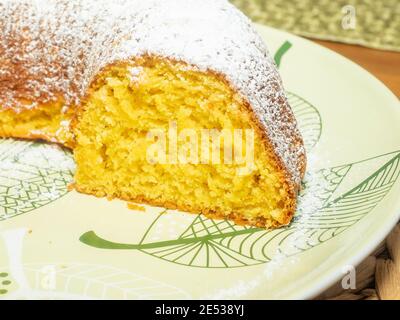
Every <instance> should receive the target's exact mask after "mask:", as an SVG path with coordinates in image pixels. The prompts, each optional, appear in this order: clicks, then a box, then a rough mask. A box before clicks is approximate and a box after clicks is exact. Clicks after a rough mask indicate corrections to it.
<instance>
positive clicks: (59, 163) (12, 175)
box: [0, 139, 74, 221]
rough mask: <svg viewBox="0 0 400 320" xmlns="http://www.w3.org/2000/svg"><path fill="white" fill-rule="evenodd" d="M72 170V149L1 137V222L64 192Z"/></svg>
mask: <svg viewBox="0 0 400 320" xmlns="http://www.w3.org/2000/svg"><path fill="white" fill-rule="evenodd" d="M73 171H74V162H73V160H72V156H71V154H70V152H69V151H67V150H64V149H62V148H61V147H59V146H56V145H50V144H46V143H40V142H28V141H20V140H11V139H3V140H0V221H2V220H6V219H9V218H12V217H15V216H18V215H20V214H23V213H26V212H29V211H32V210H35V209H38V208H40V207H42V206H44V205H47V204H49V203H51V202H53V201H55V200H57V199H59V198H60V197H62V196H63V195H65V194H66V193H67V192H68V190H67V185H68V184H69V183H70V182H72V176H73Z"/></svg>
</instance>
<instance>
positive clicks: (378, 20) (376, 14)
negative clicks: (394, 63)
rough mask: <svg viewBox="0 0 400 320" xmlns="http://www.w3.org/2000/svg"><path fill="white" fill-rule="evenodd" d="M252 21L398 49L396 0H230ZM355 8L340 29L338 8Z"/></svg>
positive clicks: (399, 16) (399, 4) (399, 34)
mask: <svg viewBox="0 0 400 320" xmlns="http://www.w3.org/2000/svg"><path fill="white" fill-rule="evenodd" d="M230 1H231V2H232V3H233V4H234V5H236V6H237V7H238V8H239V9H241V10H242V11H243V12H244V13H245V14H246V15H248V16H249V17H250V18H251V19H252V20H253V21H255V22H258V23H262V24H265V25H268V26H271V27H275V28H278V29H283V30H287V31H289V32H292V33H296V34H299V35H303V36H307V37H311V38H317V39H325V40H334V41H340V42H345V43H353V44H360V45H364V46H368V47H372V48H377V49H385V50H393V51H400V0H230ZM346 5H351V6H353V7H354V9H355V16H356V24H355V29H344V28H343V27H342V20H343V18H344V17H345V16H346V13H344V12H343V11H342V8H343V7H344V6H346Z"/></svg>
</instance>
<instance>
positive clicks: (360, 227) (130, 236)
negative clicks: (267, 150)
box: [0, 26, 400, 299]
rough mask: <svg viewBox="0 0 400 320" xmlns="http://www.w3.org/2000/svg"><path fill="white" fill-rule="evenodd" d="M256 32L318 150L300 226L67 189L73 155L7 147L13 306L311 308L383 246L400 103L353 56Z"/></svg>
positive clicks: (398, 200) (2, 168)
mask: <svg viewBox="0 0 400 320" xmlns="http://www.w3.org/2000/svg"><path fill="white" fill-rule="evenodd" d="M257 28H258V30H259V31H260V32H261V34H262V36H263V37H264V38H265V41H266V42H267V43H268V44H269V48H270V51H271V53H272V54H273V55H275V59H276V61H277V63H278V64H279V68H280V72H281V74H282V77H283V80H284V82H285V86H286V88H287V91H288V97H289V100H290V102H291V105H292V107H293V109H294V112H295V114H296V117H297V119H298V122H299V125H300V128H301V131H302V133H303V135H304V138H305V143H306V145H307V149H308V158H309V164H308V172H307V175H306V178H305V180H304V182H303V187H304V188H303V192H302V193H301V195H300V200H299V208H298V212H297V214H296V217H295V219H294V221H293V222H292V223H291V225H289V226H288V227H286V228H282V229H278V230H272V231H265V230H261V229H257V228H246V227H239V226H235V225H233V224H231V223H230V222H226V221H213V220H210V219H206V218H204V217H202V216H198V215H190V214H184V213H181V212H176V211H166V210H164V209H162V208H153V207H145V209H146V211H145V212H143V211H140V210H138V211H135V210H131V209H128V208H127V205H126V203H124V202H122V201H111V202H109V201H107V200H105V199H97V198H94V197H91V196H86V195H81V194H78V193H76V192H68V189H67V185H68V184H69V183H70V182H71V181H72V176H73V171H74V163H73V161H72V157H71V154H70V153H69V152H68V151H66V150H62V149H61V148H59V147H57V146H54V145H48V144H44V143H39V142H24V141H16V140H1V142H0V297H1V298H41V299H46V298H84V299H103V298H111V299H120V298H122V299H123V298H126V299H189V298H195V299H206V298H209V299H232V298H233V299H247V298H256V299H266V298H274V299H283V298H285V299H289V298H312V297H313V296H315V295H317V294H318V293H320V292H321V291H323V290H324V289H326V288H327V287H328V286H329V285H330V284H332V283H333V282H334V281H336V280H338V279H339V278H340V277H341V275H342V272H343V270H346V268H348V266H349V265H350V266H351V265H355V264H357V263H358V262H360V261H361V259H363V258H364V257H365V256H367V255H368V254H369V253H370V252H371V251H372V250H373V249H374V247H375V246H377V245H378V243H379V242H380V241H381V240H382V239H384V237H385V236H386V235H387V233H388V232H389V231H390V229H391V228H392V227H393V226H394V224H395V223H396V222H397V221H398V219H399V214H400V197H399V195H400V181H399V180H400V179H399V175H400V130H399V128H400V105H399V101H398V99H397V98H396V97H395V96H394V95H393V94H392V93H391V92H390V91H389V90H388V89H387V88H386V87H385V86H384V85H382V83H380V82H379V81H378V80H376V79H375V78H374V77H372V76H371V75H370V74H368V73H367V72H366V71H364V70H363V69H361V68H360V67H358V66H357V65H355V64H354V63H352V62H350V61H348V60H346V59H345V58H343V57H341V56H339V55H337V54H335V53H333V52H331V51H329V50H327V49H324V48H322V47H320V46H318V45H315V44H313V43H311V42H309V41H306V40H304V39H301V38H298V37H295V36H293V35H290V34H287V33H284V32H280V31H277V30H274V29H270V28H266V27H261V26H257Z"/></svg>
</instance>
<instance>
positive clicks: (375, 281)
mask: <svg viewBox="0 0 400 320" xmlns="http://www.w3.org/2000/svg"><path fill="white" fill-rule="evenodd" d="M355 274H356V281H355V282H356V286H355V289H348V290H344V289H343V286H342V281H339V282H338V283H336V284H335V285H333V286H332V287H331V288H330V289H329V290H327V291H326V292H324V293H323V294H321V295H320V296H319V297H318V299H330V300H400V224H398V225H397V226H396V227H395V228H394V230H393V231H392V232H391V234H390V235H389V236H388V237H387V238H386V241H385V242H384V243H382V244H381V245H380V246H379V247H378V248H377V249H376V251H375V252H374V253H373V254H372V255H371V256H369V257H368V258H367V259H365V260H364V261H363V262H362V263H361V264H360V265H359V266H358V267H357V268H356V273H355Z"/></svg>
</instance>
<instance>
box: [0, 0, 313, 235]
mask: <svg viewBox="0 0 400 320" xmlns="http://www.w3.org/2000/svg"><path fill="white" fill-rule="evenodd" d="M0 28H1V30H2V32H1V33H0V136H2V137H19V138H28V139H44V140H47V141H52V142H57V143H60V144H63V145H65V146H67V147H68V148H71V149H72V150H73V153H74V158H75V160H76V164H77V170H76V174H75V182H74V187H75V189H76V190H78V191H79V192H83V193H87V194H93V195H96V196H101V197H102V196H106V197H109V198H120V199H124V200H127V201H130V202H138V203H147V204H151V205H156V206H163V207H166V208H172V209H180V210H184V211H188V212H193V213H203V214H205V215H207V216H209V217H212V218H224V219H230V220H233V221H234V222H236V223H239V224H245V225H252V226H258V227H266V228H268V227H278V226H281V225H285V224H288V223H289V222H290V220H291V218H292V216H293V214H294V212H295V209H296V198H297V192H298V191H299V186H300V181H301V179H302V177H303V175H304V171H305V164H306V159H305V150H304V146H303V141H302V138H301V135H300V133H299V130H298V128H297V125H296V120H295V118H294V116H293V113H292V111H291V108H290V106H289V105H288V102H287V99H286V97H285V93H284V89H283V86H282V82H281V79H280V76H279V74H278V72H277V69H276V66H275V64H274V62H273V60H272V59H271V57H270V56H269V54H268V52H267V49H266V47H265V44H264V43H263V41H262V39H261V38H260V36H259V35H258V34H257V33H256V31H255V30H254V29H253V27H252V25H251V23H250V21H249V20H248V19H247V18H246V17H245V16H244V15H243V14H242V13H241V12H239V11H238V10H237V9H235V8H234V7H233V6H232V5H231V4H229V3H228V2H227V1H226V0H202V1H199V0H146V1H143V0H140V1H135V0H133V1H132V0H117V1H106V0H43V1H23V0H0ZM229 147H230V148H229Z"/></svg>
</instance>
